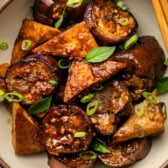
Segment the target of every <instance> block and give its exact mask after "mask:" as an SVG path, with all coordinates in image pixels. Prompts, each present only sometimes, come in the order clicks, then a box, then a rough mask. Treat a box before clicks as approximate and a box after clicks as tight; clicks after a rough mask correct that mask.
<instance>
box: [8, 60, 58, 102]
mask: <svg viewBox="0 0 168 168" xmlns="http://www.w3.org/2000/svg"><path fill="white" fill-rule="evenodd" d="M56 79H57V78H55V73H54V70H53V69H52V67H51V66H50V65H49V64H47V63H46V62H45V61H43V60H39V59H35V58H30V59H25V60H21V61H19V62H15V63H14V64H12V65H11V66H10V67H9V68H8V70H7V73H6V79H5V82H6V86H7V88H8V90H9V91H10V92H17V93H20V94H22V95H23V96H24V100H23V101H22V103H23V104H27V105H28V104H34V103H36V102H37V101H38V100H40V99H41V98H43V97H45V96H50V95H51V94H53V93H54V91H55V88H56V87H57V86H54V85H52V84H51V83H50V81H51V80H55V81H56Z"/></svg>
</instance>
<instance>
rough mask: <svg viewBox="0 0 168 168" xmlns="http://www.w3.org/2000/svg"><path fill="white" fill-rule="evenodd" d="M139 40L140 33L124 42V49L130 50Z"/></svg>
mask: <svg viewBox="0 0 168 168" xmlns="http://www.w3.org/2000/svg"><path fill="white" fill-rule="evenodd" d="M137 41H138V35H137V34H134V35H133V36H131V37H130V38H129V39H128V40H127V41H126V42H125V43H124V45H123V48H124V50H129V49H130V48H131V47H133V46H134V45H135V44H136V42H137Z"/></svg>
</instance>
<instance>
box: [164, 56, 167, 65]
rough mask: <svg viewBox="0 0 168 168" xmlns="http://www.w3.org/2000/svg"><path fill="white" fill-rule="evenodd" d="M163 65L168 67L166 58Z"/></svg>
mask: <svg viewBox="0 0 168 168" xmlns="http://www.w3.org/2000/svg"><path fill="white" fill-rule="evenodd" d="M164 65H166V66H168V58H167V59H166V60H165V61H164Z"/></svg>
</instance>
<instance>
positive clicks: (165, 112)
mask: <svg viewBox="0 0 168 168" xmlns="http://www.w3.org/2000/svg"><path fill="white" fill-rule="evenodd" d="M161 106H162V110H163V113H164V119H167V107H166V104H165V103H164V102H161Z"/></svg>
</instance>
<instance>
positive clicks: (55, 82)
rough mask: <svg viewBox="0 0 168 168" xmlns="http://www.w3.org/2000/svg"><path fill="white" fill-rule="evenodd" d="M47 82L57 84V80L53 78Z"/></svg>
mask: <svg viewBox="0 0 168 168" xmlns="http://www.w3.org/2000/svg"><path fill="white" fill-rule="evenodd" d="M49 83H50V84H52V85H58V82H57V81H55V80H50V81H49Z"/></svg>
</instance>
